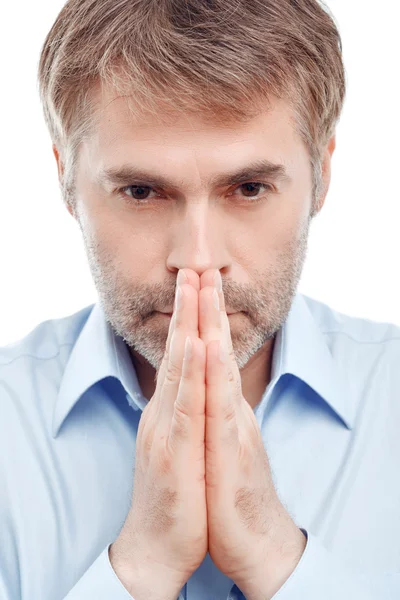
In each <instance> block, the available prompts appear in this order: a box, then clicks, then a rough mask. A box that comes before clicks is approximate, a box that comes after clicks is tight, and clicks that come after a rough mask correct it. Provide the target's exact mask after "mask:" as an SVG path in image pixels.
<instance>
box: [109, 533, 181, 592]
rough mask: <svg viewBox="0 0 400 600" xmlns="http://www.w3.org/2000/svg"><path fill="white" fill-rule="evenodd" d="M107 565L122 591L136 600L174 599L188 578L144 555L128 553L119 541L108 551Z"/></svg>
mask: <svg viewBox="0 0 400 600" xmlns="http://www.w3.org/2000/svg"><path fill="white" fill-rule="evenodd" d="M109 560H110V564H111V566H112V568H113V570H114V572H115V574H116V576H117V577H118V579H119V580H120V582H121V583H122V585H123V586H124V587H125V589H126V590H127V591H128V592H129V594H131V596H133V597H134V598H135V600H176V598H178V596H179V593H180V591H181V589H182V587H183V586H184V585H185V583H186V581H187V579H188V578H185V577H184V576H183V574H182V573H179V572H178V571H175V570H172V569H171V568H170V567H167V566H166V565H163V564H160V563H157V562H155V561H153V560H152V559H151V557H149V556H148V555H146V553H145V552H142V554H141V555H140V556H137V555H135V554H134V553H133V552H129V553H127V552H126V550H125V549H124V547H123V545H120V544H119V542H118V540H117V541H116V542H114V544H111V546H110V548H109Z"/></svg>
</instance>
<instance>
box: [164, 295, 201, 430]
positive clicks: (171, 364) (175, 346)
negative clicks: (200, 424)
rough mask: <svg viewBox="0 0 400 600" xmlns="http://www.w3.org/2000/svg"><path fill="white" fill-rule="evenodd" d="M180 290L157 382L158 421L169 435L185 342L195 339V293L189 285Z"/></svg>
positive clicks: (196, 298)
mask: <svg viewBox="0 0 400 600" xmlns="http://www.w3.org/2000/svg"><path fill="white" fill-rule="evenodd" d="M180 288H181V291H182V298H181V301H180V302H178V303H177V306H176V309H175V318H174V323H173V327H172V333H171V341H170V347H169V351H168V354H167V358H166V360H165V361H163V363H164V364H163V366H162V371H161V372H160V374H159V377H158V380H157V387H158V390H159V391H158V396H157V404H158V419H159V420H160V422H161V423H162V424H163V427H164V428H165V430H168V431H169V428H170V423H171V418H172V414H173V410H174V403H175V399H176V397H177V394H178V389H179V384H180V380H181V376H182V366H183V358H184V352H185V342H186V338H187V337H188V336H189V337H190V338H191V339H195V338H198V294H197V291H196V290H195V289H194V288H193V287H192V286H191V285H188V284H185V285H182V286H180ZM203 378H204V371H203Z"/></svg>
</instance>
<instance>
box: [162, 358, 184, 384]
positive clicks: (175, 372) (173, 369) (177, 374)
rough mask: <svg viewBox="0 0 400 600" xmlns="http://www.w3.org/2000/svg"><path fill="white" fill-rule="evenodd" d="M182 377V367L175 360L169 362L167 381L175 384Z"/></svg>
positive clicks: (166, 374)
mask: <svg viewBox="0 0 400 600" xmlns="http://www.w3.org/2000/svg"><path fill="white" fill-rule="evenodd" d="M180 378H181V369H180V367H178V366H177V365H176V364H174V363H173V362H171V361H170V362H169V363H168V367H167V371H166V373H165V383H167V384H175V383H176V382H177V381H179V380H180Z"/></svg>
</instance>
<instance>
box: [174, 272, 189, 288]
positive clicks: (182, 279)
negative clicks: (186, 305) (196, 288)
mask: <svg viewBox="0 0 400 600" xmlns="http://www.w3.org/2000/svg"><path fill="white" fill-rule="evenodd" d="M187 282H188V278H187V277H186V274H185V271H182V269H180V270H179V271H178V277H177V278H176V284H177V285H182V284H183V283H187Z"/></svg>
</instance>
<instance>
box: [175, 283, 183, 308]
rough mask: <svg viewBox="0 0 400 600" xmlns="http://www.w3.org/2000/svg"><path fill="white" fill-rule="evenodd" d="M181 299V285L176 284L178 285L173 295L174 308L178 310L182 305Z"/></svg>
mask: <svg viewBox="0 0 400 600" xmlns="http://www.w3.org/2000/svg"><path fill="white" fill-rule="evenodd" d="M182 300H183V292H182V290H181V286H180V285H178V287H177V288H176V296H175V305H176V310H180V308H181V307H182Z"/></svg>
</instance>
